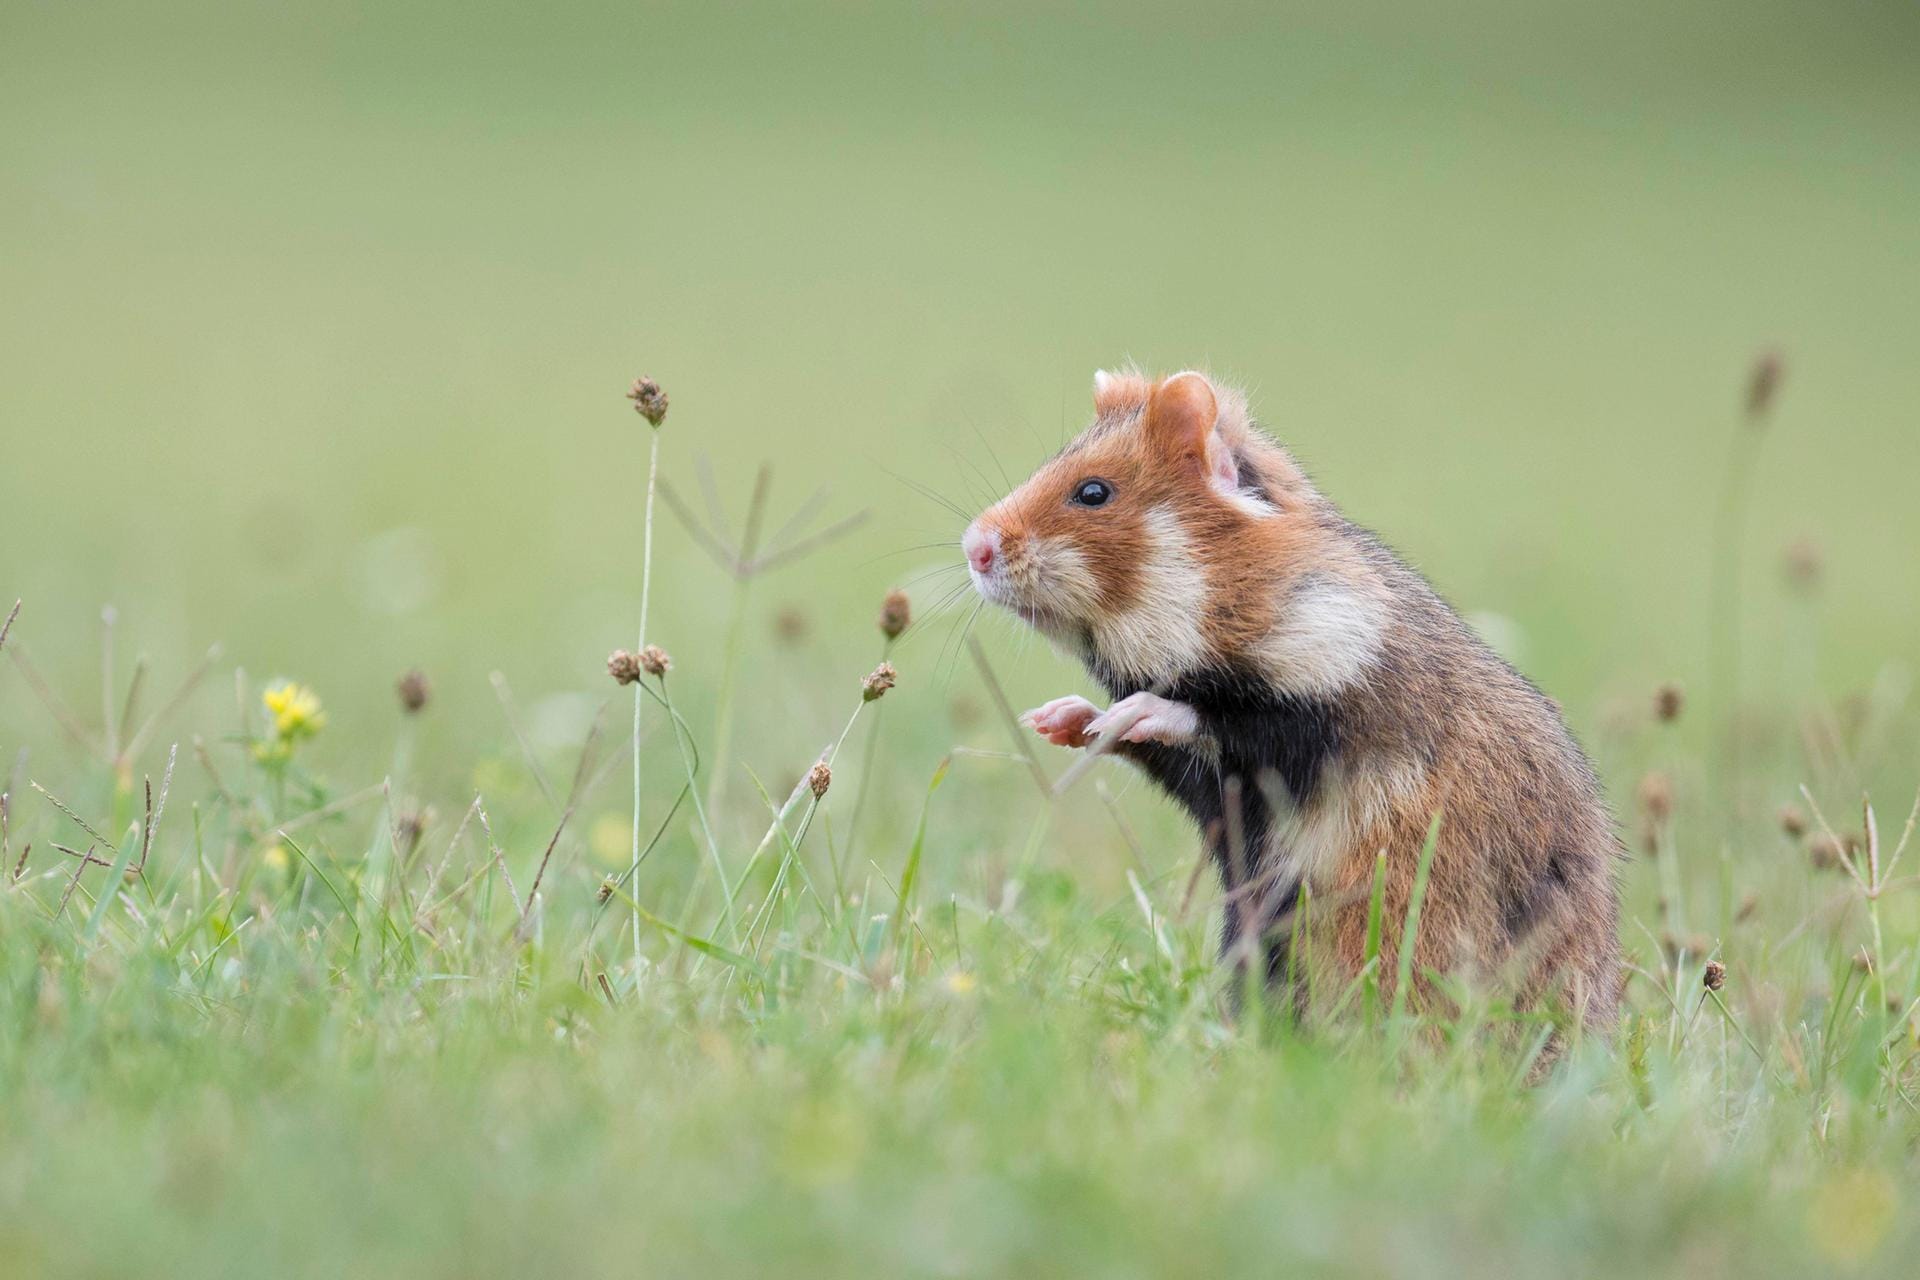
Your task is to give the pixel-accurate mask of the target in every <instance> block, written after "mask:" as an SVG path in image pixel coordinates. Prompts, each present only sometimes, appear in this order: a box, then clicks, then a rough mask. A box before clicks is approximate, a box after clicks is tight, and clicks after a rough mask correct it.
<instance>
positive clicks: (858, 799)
mask: <svg viewBox="0 0 1920 1280" xmlns="http://www.w3.org/2000/svg"><path fill="white" fill-rule="evenodd" d="M892 653H893V641H891V640H888V641H887V642H886V643H885V644H883V645H881V646H880V661H882V662H885V661H886V660H887V659H888V657H890V656H891V655H892ZM880 717H881V709H880V708H879V707H875V708H874V709H873V723H872V724H869V725H868V726H867V745H866V750H865V752H864V753H863V754H862V755H861V758H860V789H859V790H858V791H857V792H855V793H854V797H853V817H852V819H851V820H850V821H849V822H848V823H847V849H846V853H845V855H844V859H845V861H846V863H847V865H848V866H852V865H853V849H854V846H855V845H856V844H858V843H859V842H860V815H861V814H863V813H865V812H866V809H867V792H868V791H869V790H871V789H872V784H873V758H874V756H875V755H877V754H878V753H879V750H880ZM840 861H841V859H838V858H836V859H835V860H834V877H835V878H836V879H838V878H839V874H840Z"/></svg>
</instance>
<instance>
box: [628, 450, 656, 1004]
mask: <svg viewBox="0 0 1920 1280" xmlns="http://www.w3.org/2000/svg"><path fill="white" fill-rule="evenodd" d="M659 476H660V429H659V428H658V427H654V428H652V430H651V440H650V442H649V444H648V447H647V505H646V515H645V518H644V519H645V532H644V533H643V535H642V537H641V543H640V635H639V640H638V641H637V643H636V644H635V645H634V652H636V653H638V652H639V651H640V650H642V649H645V648H646V647H647V604H648V600H649V598H650V594H651V592H650V588H651V587H652V585H653V493H654V488H655V486H656V482H657V481H658V479H659ZM644 701H645V698H644V696H643V690H642V689H641V687H640V682H639V681H635V682H634V686H633V860H632V865H631V867H630V868H629V870H628V872H627V889H628V892H630V893H632V894H633V896H634V900H635V901H636V902H637V901H639V898H640V705H641V703H642V702H644ZM633 980H634V984H635V985H636V986H637V985H638V984H639V981H640V913H639V912H637V911H636V912H634V914H633Z"/></svg>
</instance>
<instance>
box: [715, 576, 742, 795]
mask: <svg viewBox="0 0 1920 1280" xmlns="http://www.w3.org/2000/svg"><path fill="white" fill-rule="evenodd" d="M748 586H749V579H747V578H746V577H744V576H742V577H737V578H735V579H734V581H733V605H732V610H731V612H730V613H729V614H728V616H727V640H726V647H725V648H724V649H722V650H721V656H720V689H719V692H718V694H717V695H716V697H715V701H714V711H713V764H712V766H711V769H712V772H711V773H710V774H709V775H708V777H707V813H708V814H709V815H710V817H711V819H712V820H713V821H715V822H720V821H722V808H723V806H724V805H725V804H726V801H727V771H728V768H729V762H728V760H727V755H728V753H729V752H730V751H731V750H732V748H733V687H734V684H735V683H736V682H737V679H738V676H739V673H740V646H741V645H742V644H743V643H744V642H745V638H746V625H747V588H748Z"/></svg>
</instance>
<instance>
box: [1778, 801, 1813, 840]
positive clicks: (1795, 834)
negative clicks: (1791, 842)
mask: <svg viewBox="0 0 1920 1280" xmlns="http://www.w3.org/2000/svg"><path fill="white" fill-rule="evenodd" d="M1780 829H1781V830H1782V831H1784V832H1786V833H1787V835H1788V836H1790V837H1792V838H1793V839H1795V840H1798V839H1799V838H1800V837H1801V836H1803V835H1805V834H1807V815H1806V811H1805V810H1803V809H1801V808H1800V806H1799V805H1795V804H1784V805H1781V806H1780Z"/></svg>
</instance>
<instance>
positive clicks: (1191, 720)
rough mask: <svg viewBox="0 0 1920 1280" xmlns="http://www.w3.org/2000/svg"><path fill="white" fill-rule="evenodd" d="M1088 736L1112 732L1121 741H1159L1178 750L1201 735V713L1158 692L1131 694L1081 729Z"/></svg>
mask: <svg viewBox="0 0 1920 1280" xmlns="http://www.w3.org/2000/svg"><path fill="white" fill-rule="evenodd" d="M1082 732H1083V733H1084V734H1086V735H1087V736H1088V737H1097V736H1099V735H1100V734H1103V733H1107V732H1113V733H1117V734H1119V735H1120V741H1122V742H1158V743H1161V744H1163V745H1165V746H1169V747H1177V746H1181V745H1183V744H1185V743H1189V742H1192V741H1193V740H1194V739H1195V738H1196V737H1198V736H1199V734H1200V713H1199V712H1197V711H1195V710H1194V709H1193V708H1192V707H1190V706H1188V705H1187V704H1186V703H1184V702H1169V701H1168V700H1167V699H1165V698H1163V697H1161V696H1160V695H1159V694H1157V693H1147V692H1144V691H1142V692H1140V693H1130V694H1128V695H1127V696H1126V697H1124V698H1122V699H1120V701H1118V702H1116V703H1114V704H1113V705H1112V706H1110V707H1108V708H1107V709H1106V712H1105V714H1103V715H1099V716H1095V717H1094V718H1093V720H1091V721H1090V722H1088V724H1087V725H1086V727H1085V728H1084V729H1083V730H1082Z"/></svg>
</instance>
